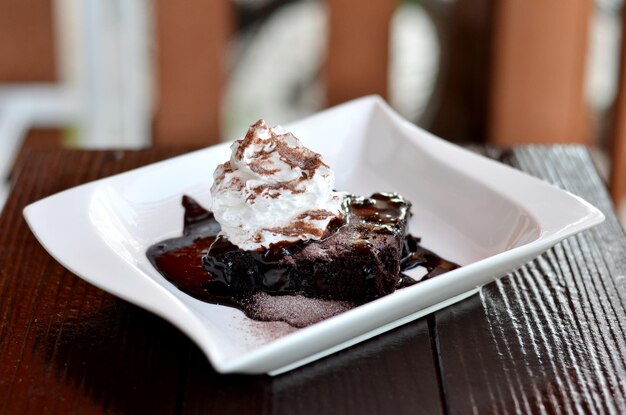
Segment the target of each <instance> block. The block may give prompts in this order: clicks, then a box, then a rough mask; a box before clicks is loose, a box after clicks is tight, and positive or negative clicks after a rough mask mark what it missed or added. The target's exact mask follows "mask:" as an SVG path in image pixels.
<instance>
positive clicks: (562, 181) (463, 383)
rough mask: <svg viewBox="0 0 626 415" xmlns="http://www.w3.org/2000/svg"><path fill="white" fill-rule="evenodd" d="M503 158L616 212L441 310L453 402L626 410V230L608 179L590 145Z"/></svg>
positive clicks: (446, 383)
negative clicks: (600, 171)
mask: <svg viewBox="0 0 626 415" xmlns="http://www.w3.org/2000/svg"><path fill="white" fill-rule="evenodd" d="M491 155H492V156H498V154H493V153H492V154H491ZM502 159H503V160H504V161H506V162H508V163H509V164H513V165H514V166H516V167H518V168H520V169H522V170H524V171H526V172H528V173H530V174H533V175H535V176H538V177H541V178H543V179H545V180H547V181H549V182H552V183H554V184H556V185H557V186H560V187H562V188H564V189H566V190H570V191H572V192H573V193H575V194H578V195H580V196H582V197H584V198H586V199H587V200H589V201H591V202H593V203H594V204H595V205H596V206H598V207H599V208H600V209H602V211H603V212H604V213H605V215H607V220H606V222H605V223H604V224H602V225H600V226H598V227H596V228H594V229H592V230H589V231H586V232H584V233H582V234H579V235H577V236H575V237H572V238H569V239H567V240H565V241H563V242H562V243H560V244H558V245H557V246H556V247H555V248H553V249H551V250H549V251H548V252H547V253H545V254H544V255H542V256H541V257H539V258H537V259H536V260H534V261H532V262H531V263H529V264H528V265H526V266H524V267H523V268H521V269H520V270H518V271H516V272H513V273H511V274H509V275H508V276H506V277H504V278H502V279H501V280H499V281H497V282H496V283H493V284H490V285H488V286H486V287H484V288H483V289H482V291H481V292H480V295H479V296H474V297H473V298H470V299H468V300H466V301H464V302H463V303H462V304H460V305H458V306H454V307H449V308H447V309H445V310H442V311H440V312H438V313H436V327H435V338H436V343H437V351H438V354H439V361H440V365H441V370H442V378H443V387H444V391H445V397H446V400H447V411H448V412H449V413H451V414H455V413H476V414H483V413H505V412H508V413H518V414H522V413H580V414H587V413H624V412H626V384H624V379H625V378H626V357H625V356H626V336H625V325H626V323H625V322H626V310H625V308H624V305H625V304H626V286H625V284H624V275H626V258H625V257H624V249H625V248H626V237H625V235H624V230H623V229H622V227H621V225H620V223H619V221H618V219H617V217H616V216H615V213H614V211H613V209H612V205H611V201H610V199H609V196H608V193H607V191H606V188H605V186H604V183H602V181H601V180H600V178H599V177H598V175H597V173H596V171H595V169H594V168H593V164H592V163H591V160H590V158H589V156H588V153H587V152H586V150H585V149H584V148H583V147H553V148H542V147H527V148H526V147H524V148H519V149H516V150H514V151H513V152H512V153H509V154H508V155H507V154H505V155H504V157H502Z"/></svg>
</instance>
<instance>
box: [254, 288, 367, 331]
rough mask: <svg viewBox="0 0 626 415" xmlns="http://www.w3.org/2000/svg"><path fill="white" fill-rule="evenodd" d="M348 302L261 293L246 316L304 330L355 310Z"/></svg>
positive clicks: (256, 295)
mask: <svg viewBox="0 0 626 415" xmlns="http://www.w3.org/2000/svg"><path fill="white" fill-rule="evenodd" d="M354 307H355V305H354V304H353V303H350V302H348V301H335V300H322V299H319V298H310V297H305V296H303V295H277V296H276V295H269V294H267V293H264V292H259V293H256V294H254V295H252V296H251V297H250V299H249V303H248V304H247V309H246V314H248V315H249V316H250V317H252V318H253V319H256V320H262V321H284V322H286V323H288V324H290V325H291V326H293V327H297V328H302V327H306V326H310V325H311V324H315V323H318V322H320V321H322V320H325V319H327V318H330V317H333V316H335V315H337V314H340V313H343V312H344V311H348V310H350V309H352V308H354Z"/></svg>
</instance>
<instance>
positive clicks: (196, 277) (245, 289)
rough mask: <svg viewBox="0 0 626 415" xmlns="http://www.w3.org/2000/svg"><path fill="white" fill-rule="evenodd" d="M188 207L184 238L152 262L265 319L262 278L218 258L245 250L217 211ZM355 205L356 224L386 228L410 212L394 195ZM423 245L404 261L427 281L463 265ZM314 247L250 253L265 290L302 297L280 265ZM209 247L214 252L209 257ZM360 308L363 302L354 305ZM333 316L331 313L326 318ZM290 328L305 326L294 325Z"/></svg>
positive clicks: (184, 283)
mask: <svg viewBox="0 0 626 415" xmlns="http://www.w3.org/2000/svg"><path fill="white" fill-rule="evenodd" d="M182 204H183V206H184V208H185V215H184V228H183V235H182V236H181V237H178V238H173V239H168V240H165V241H162V242H159V243H157V244H155V245H153V246H151V247H150V248H149V249H148V251H147V253H146V255H147V257H148V259H149V260H150V262H151V263H152V264H153V266H154V267H155V268H156V269H157V270H158V271H159V272H160V273H161V274H162V275H163V276H164V277H165V278H167V279H168V280H169V281H171V282H172V283H173V284H175V285H176V286H177V287H178V288H179V289H180V290H182V291H184V292H186V293H187V294H189V295H191V296H193V297H195V298H198V299H200V300H202V301H206V302H210V303H214V304H221V305H227V306H231V307H235V308H238V309H240V310H242V311H243V312H244V313H245V314H246V315H247V316H249V317H251V318H254V319H262V318H260V317H259V316H260V315H261V314H262V313H259V310H255V309H251V308H250V307H251V304H254V303H255V301H254V299H253V297H252V296H253V295H254V292H253V291H251V290H250V287H256V288H255V289H258V288H259V287H258V279H257V281H254V277H253V276H252V275H248V276H247V278H246V275H245V274H244V275H242V273H241V272H240V273H238V274H237V278H232V277H233V275H231V273H229V272H228V269H229V267H228V266H227V264H225V263H220V261H217V260H215V258H218V257H220V258H223V257H224V255H222V254H224V252H227V251H232V252H235V251H237V250H239V248H237V247H236V246H235V245H233V244H231V243H230V242H229V241H228V240H226V239H224V238H221V237H219V236H218V234H219V232H220V230H221V228H220V225H219V223H218V222H217V221H216V220H215V217H214V216H213V214H212V213H211V212H209V211H208V210H206V209H204V208H203V207H202V206H200V205H199V204H198V203H197V202H196V201H195V200H193V199H192V198H190V197H188V196H183V201H182ZM350 206H351V209H352V212H353V213H354V215H353V216H352V217H353V220H357V221H363V222H364V223H365V222H367V223H370V224H371V223H376V224H377V225H378V226H381V227H385V226H387V225H390V224H393V223H394V221H395V220H397V219H396V218H398V217H399V216H400V215H401V214H402V212H401V209H406V206H403V205H402V204H401V203H399V200H394V198H393V195H384V194H383V195H381V194H376V195H373V196H372V197H371V198H370V199H363V198H358V197H354V198H353V200H352V201H351V203H350ZM342 224H343V223H342V222H341V221H335V222H333V223H332V224H331V225H332V226H330V227H329V231H328V235H326V236H327V237H328V236H330V235H332V233H333V232H335V231H336V230H337V229H338V227H340V226H342ZM389 229H390V230H391V227H390V228H389ZM419 242H420V239H419V238H416V237H413V236H411V235H407V236H406V238H405V240H404V244H403V247H402V258H401V261H400V268H401V270H402V271H404V270H409V269H412V268H415V267H417V266H423V267H425V268H426V269H427V271H428V274H427V275H426V276H425V277H424V279H427V278H432V277H434V276H436V275H439V274H442V273H444V272H447V271H450V270H452V269H454V268H457V267H458V265H456V264H454V263H452V262H449V261H446V260H444V259H442V258H441V257H439V256H437V255H436V254H435V253H433V252H431V251H429V250H427V249H425V248H423V247H421V246H420V245H419ZM309 243H317V242H316V241H301V242H296V243H284V244H275V245H273V246H272V247H271V248H270V249H268V250H265V251H259V252H253V253H248V254H251V257H252V258H254V261H255V262H256V267H257V269H258V270H260V272H261V274H262V286H261V287H260V289H261V290H262V291H264V292H267V293H269V294H272V295H285V294H286V295H290V294H297V293H299V290H300V288H301V287H298V286H296V282H295V281H294V279H292V278H287V275H286V269H285V267H280V266H277V263H278V262H279V261H280V260H281V259H283V258H285V257H287V256H292V255H294V254H295V253H296V252H298V251H300V250H302V249H303V248H304V247H305V246H306V245H307V244H309ZM209 248H210V252H209V254H207V252H208V251H209ZM211 253H213V254H214V255H211ZM416 282H417V281H415V280H414V279H412V278H411V277H408V276H406V275H404V274H401V278H400V281H399V283H398V285H397V287H396V288H403V287H407V286H409V285H413V284H415V283H416ZM343 303H345V301H344V302H343ZM356 305H358V303H357V302H355V303H354V306H356ZM328 317H330V315H328V316H326V317H324V318H328ZM276 319H278V320H281V319H280V318H276V316H274V317H273V318H272V320H276ZM290 324H292V325H295V326H297V327H299V325H298V324H294V323H293V322H292V321H290ZM308 324H310V323H308Z"/></svg>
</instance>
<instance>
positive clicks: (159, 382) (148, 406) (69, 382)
mask: <svg viewBox="0 0 626 415" xmlns="http://www.w3.org/2000/svg"><path fill="white" fill-rule="evenodd" d="M178 152H180V151H175V150H163V149H161V150H146V151H139V152H102V151H98V152H87V151H69V150H42V151H31V152H27V153H26V154H25V156H24V157H23V158H22V159H21V162H20V165H19V166H18V169H17V172H16V175H15V178H16V181H15V187H14V191H13V193H12V194H11V196H10V198H9V201H8V204H7V205H6V207H5V209H4V211H3V213H2V215H1V216H0V413H10V414H22V413H35V412H37V413H39V412H48V413H79V414H84V413H101V412H110V413H140V412H141V413H179V412H184V413H195V412H200V413H207V412H208V413H210V412H220V413H275V414H282V413H311V414H319V413H355V414H363V413H427V414H434V413H450V414H457V413H463V414H464V413H477V414H479V413H480V414H483V413H505V412H507V413H530V412H536V413H585V414H586V413H626V336H625V331H626V312H625V307H624V306H625V303H626V256H625V255H624V253H625V249H624V248H625V247H626V238H625V235H624V231H623V229H622V227H621V226H620V224H619V222H618V220H617V218H616V216H615V213H614V211H613V208H612V206H611V202H610V201H609V198H608V195H607V191H606V189H605V184H604V183H603V182H602V181H601V180H600V179H599V177H598V175H597V174H596V171H595V169H594V167H593V165H592V163H591V161H590V159H589V156H588V154H587V152H586V150H585V149H584V148H582V147H550V148H546V147H544V148H537V147H524V148H518V149H515V150H513V151H506V152H503V151H496V150H489V151H487V153H489V155H490V156H492V157H496V158H499V159H500V160H502V161H503V162H505V163H508V164H511V165H513V166H515V167H518V168H520V169H522V170H524V171H526V172H528V173H530V174H532V175H536V176H539V177H541V178H543V179H545V180H548V181H550V182H552V183H555V184H556V185H558V186H561V187H563V188H565V189H567V190H570V191H572V192H574V193H576V194H578V195H581V196H582V197H584V198H586V199H587V200H589V201H590V202H592V203H594V204H595V205H596V206H598V207H599V208H600V209H602V210H603V211H604V213H605V214H606V215H607V220H606V222H605V223H604V224H602V225H601V226H598V227H597V228H595V229H593V230H590V231H587V232H584V233H582V234H580V235H578V236H575V237H573V238H570V239H568V240H566V241H564V242H563V243H561V244H559V245H558V246H556V247H555V248H554V249H551V250H550V251H548V252H547V253H545V254H544V255H542V256H541V257H539V258H537V259H536V260H534V261H533V262H531V263H529V264H528V265H526V266H525V267H524V268H522V269H520V270H518V271H516V272H514V273H512V274H510V275H508V276H506V277H504V278H502V279H501V280H499V281H498V282H496V283H493V284H490V285H488V286H486V287H484V289H483V290H482V291H481V293H480V294H479V295H476V296H473V297H471V298H469V299H467V300H465V301H463V302H462V303H459V304H456V305H454V306H452V307H448V308H446V309H444V310H441V311H439V312H437V313H435V314H433V315H431V316H429V317H426V318H422V319H420V320H418V321H415V322H413V323H411V324H407V325H405V326H403V327H401V328H398V329H396V330H394V331H392V332H389V333H386V334H384V335H381V336H379V337H376V338H374V339H372V340H369V341H367V342H365V343H362V344H359V345H357V346H354V347H352V348H350V349H348V350H345V351H342V352H340V353H337V354H335V355H332V356H330V357H327V358H325V359H323V360H321V361H318V362H315V363H313V364H310V365H308V366H306V367H303V368H300V369H297V370H295V371H293V372H290V373H287V374H284V375H281V376H278V377H275V378H270V377H267V376H234V375H229V376H223V375H218V374H216V373H215V372H213V371H212V369H211V367H210V366H209V364H208V363H207V360H206V359H205V358H204V356H203V355H202V354H201V352H200V351H199V349H198V348H197V347H196V346H195V345H194V344H193V343H191V341H189V340H188V339H187V338H186V337H185V336H184V335H183V334H181V333H180V332H179V331H178V330H177V329H176V328H174V327H172V326H171V325H170V324H168V323H166V322H165V321H163V320H161V319H160V318H158V317H156V316H154V315H152V314H150V313H148V312H146V311H143V310H142V309H140V308H138V307H135V306H133V305H131V304H128V303H126V302H124V301H122V300H120V299H117V298H115V297H113V296H111V295H109V294H107V293H105V292H103V291H100V290H99V289H97V288H94V287H93V286H91V285H89V284H87V283H85V282H83V281H82V280H80V279H79V278H77V277H76V276H74V275H73V274H72V273H70V272H69V271H66V270H65V269H64V268H63V267H61V266H60V265H59V264H58V263H57V262H56V261H54V259H52V258H51V257H50V256H49V255H48V254H47V253H46V252H45V251H44V250H43V248H42V247H41V246H40V245H39V244H38V243H37V241H36V240H35V238H34V236H33V235H32V234H31V233H30V231H29V230H28V228H27V226H26V224H25V222H24V219H23V218H22V208H23V207H24V206H26V205H27V204H28V203H31V202H33V201H35V200H37V199H39V198H42V197H44V196H47V195H50V194H52V193H55V192H58V191H60V190H63V189H66V188H68V187H71V186H75V185H77V184H79V183H84V182H86V181H89V180H93V179H96V178H99V177H103V176H108V175H110V174H113V173H116V172H120V171H124V170H128V169H131V168H134V167H137V166H141V165H144V164H147V163H150V162H153V161H156V160H159V159H163V158H166V157H169V156H172V155H174V154H176V153H178ZM51 220H54V218H51Z"/></svg>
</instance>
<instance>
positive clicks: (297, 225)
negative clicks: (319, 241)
mask: <svg viewBox="0 0 626 415" xmlns="http://www.w3.org/2000/svg"><path fill="white" fill-rule="evenodd" d="M265 230H266V231H267V232H272V233H275V234H279V235H285V236H292V237H298V236H300V235H304V234H306V235H311V236H313V237H314V238H321V237H322V236H323V235H324V230H322V229H319V228H316V227H315V226H313V225H311V224H310V223H308V222H305V221H303V220H294V221H293V222H291V223H290V224H289V225H287V226H282V227H280V228H267V229H265Z"/></svg>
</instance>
